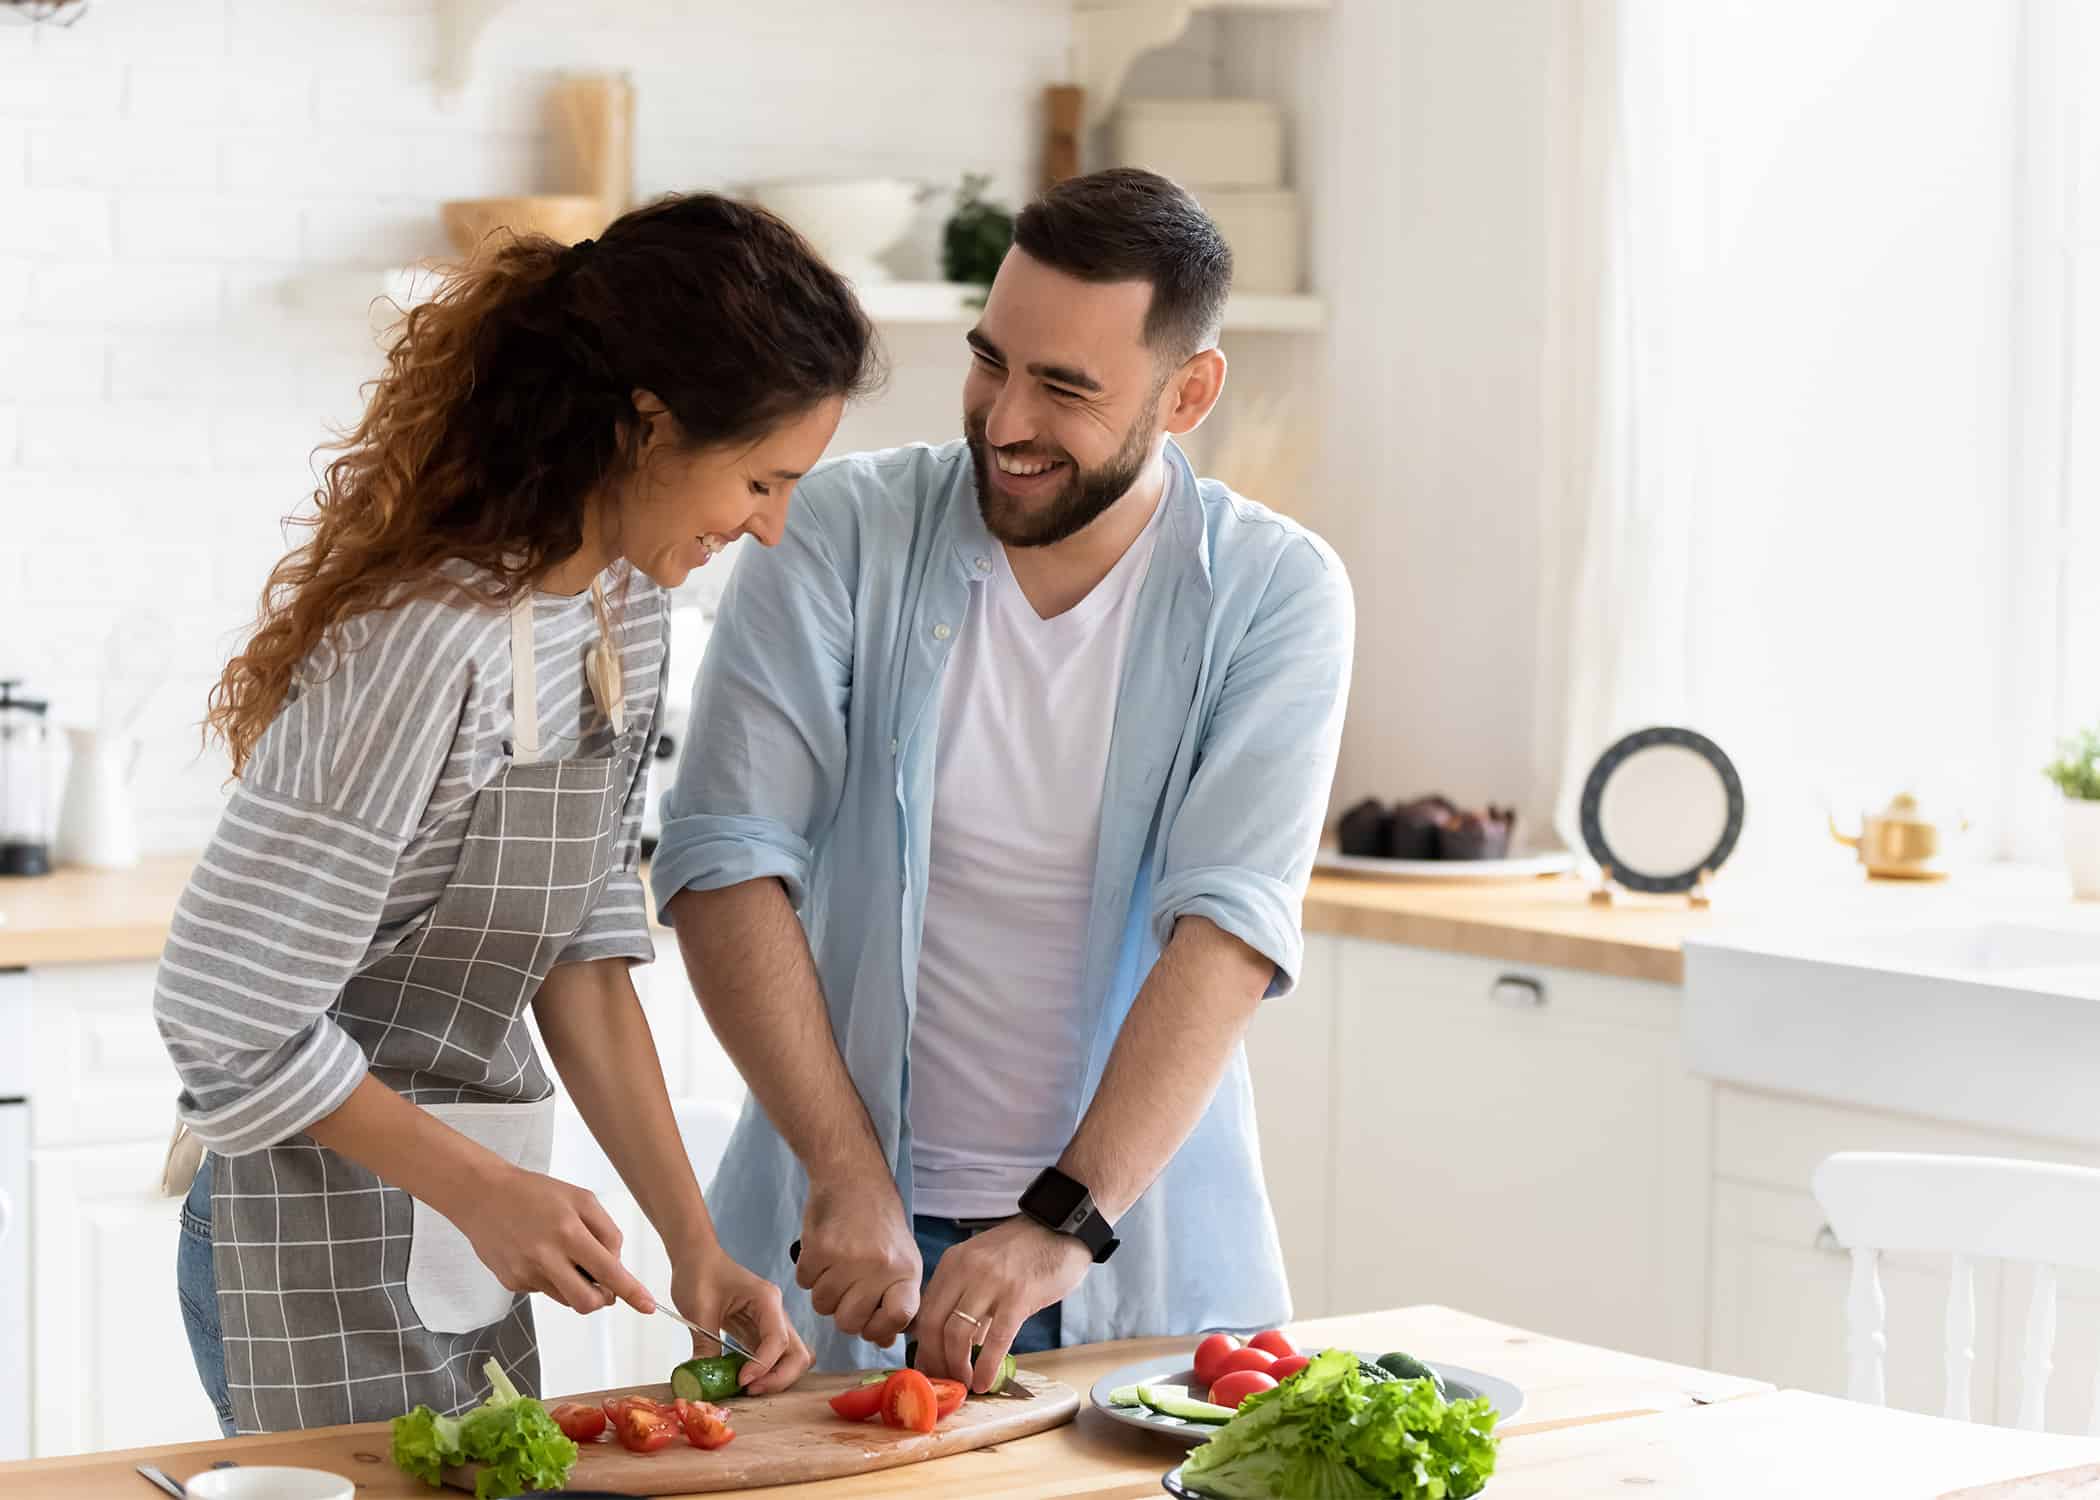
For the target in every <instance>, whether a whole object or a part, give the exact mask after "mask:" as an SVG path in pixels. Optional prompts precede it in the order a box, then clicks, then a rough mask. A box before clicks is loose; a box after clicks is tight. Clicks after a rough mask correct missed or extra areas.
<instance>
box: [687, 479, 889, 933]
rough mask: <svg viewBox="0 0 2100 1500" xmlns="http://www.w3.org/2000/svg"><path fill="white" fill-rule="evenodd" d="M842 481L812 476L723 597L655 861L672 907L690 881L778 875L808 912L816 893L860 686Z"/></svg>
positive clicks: (705, 885) (710, 886) (715, 886)
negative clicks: (845, 569) (819, 844)
mask: <svg viewBox="0 0 2100 1500" xmlns="http://www.w3.org/2000/svg"><path fill="white" fill-rule="evenodd" d="M831 480H832V476H830V475H826V474H824V473H822V472H819V473H816V474H812V475H811V476H810V477H809V479H808V480H806V481H805V482H804V483H805V492H806V493H805V495H804V496H803V497H802V498H803V505H802V507H801V513H800V514H798V515H797V516H796V517H795V518H794V520H793V521H791V522H790V524H789V526H788V528H787V534H786V536H785V537H783V539H782V540H781V542H780V545H779V546H777V547H775V548H773V549H771V550H769V551H754V554H753V555H751V556H748V557H745V558H743V559H741V560H740V561H739V563H738V566H737V570H736V576H735V577H734V578H733V579H732V580H731V581H730V584H729V589H728V591H727V593H725V594H724V596H723V599H722V608H721V611H720V613H719V614H718V615H717V617H716V620H715V628H714V632H713V635H712V636H711V637H710V639H709V641H708V648H707V656H706V659H705V660H704V661H703V662H702V663H701V665H700V675H699V680H698V683H697V685H696V687H695V689H694V693H693V720H692V723H693V729H692V733H691V734H690V735H688V736H687V738H686V743H685V749H684V751H683V753H682V754H681V756H680V758H679V763H678V776H677V779H676V781H675V782H674V783H673V784H672V787H671V790H670V792H669V794H668V795H667V796H666V797H665V799H664V805H663V811H664V818H663V834H662V836H661V838H660V839H659V841H658V844H657V849H656V856H655V858H654V860H653V861H652V862H651V865H650V871H649V880H650V885H651V888H652V892H651V893H652V895H653V896H654V898H655V901H656V906H657V910H658V911H659V913H661V912H663V911H664V910H665V909H666V908H667V907H668V905H669V903H670V901H671V899H672V898H673V897H674V896H676V895H677V894H678V893H679V892H680V891H683V890H687V889H694V890H721V889H723V888H725V887H727V886H732V885H741V884H743V883H744V882H746V881H751V880H761V879H767V878H771V879H776V880H778V881H780V882H781V883H782V884H783V885H784V886H786V888H787V891H788V895H789V898H790V899H791V900H792V901H793V902H794V903H795V906H796V908H797V909H798V910H799V909H800V908H801V906H802V902H803V899H804V896H805V894H806V892H807V891H808V888H809V873H810V859H811V855H812V851H813V849H814V846H815V843H816V841H817V838H818V836H819V834H820V833H821V832H822V830H823V829H824V828H825V827H826V826H827V825H828V824H829V823H830V820H831V819H832V818H833V817H834V816H835V815H836V813H837V810H838V802H839V795H840V789H841V788H842V787H843V785H844V778H845V770H846V714H847V704H848V699H849V696H850V694H851V692H852V687H853V602H852V596H851V594H850V593H849V591H848V589H847V587H846V584H845V581H844V579H843V578H842V576H841V573H840V569H839V568H838V566H837V564H836V562H835V559H834V553H833V550H832V548H831V547H830V546H829V544H828V539H827V537H826V535H825V532H824V527H823V522H824V517H823V515H822V514H821V513H818V508H819V506H821V505H822V504H823V503H824V502H825V501H826V500H827V499H829V500H836V499H837V497H836V496H833V495H829V494H827V493H826V491H827V489H828V487H829V486H828V483H827V482H828V481H831ZM836 482H839V483H843V482H844V481H843V479H842V478H841V479H839V480H838V481H836ZM811 492H813V493H811Z"/></svg>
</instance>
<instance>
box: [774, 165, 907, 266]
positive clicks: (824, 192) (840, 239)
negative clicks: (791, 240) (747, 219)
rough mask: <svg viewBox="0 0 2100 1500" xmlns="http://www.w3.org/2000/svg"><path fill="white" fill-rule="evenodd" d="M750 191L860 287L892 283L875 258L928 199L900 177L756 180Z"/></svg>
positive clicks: (897, 238)
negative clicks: (925, 199)
mask: <svg viewBox="0 0 2100 1500" xmlns="http://www.w3.org/2000/svg"><path fill="white" fill-rule="evenodd" d="M744 191H745V193H746V195H747V196H748V197H750V199H751V200H752V201H753V202H754V203H756V204H758V205H759V206H760V207H761V208H765V209H770V210H771V211H772V212H773V213H776V214H778V215H779V216H780V217H781V218H783V219H785V220H787V222H788V223H790V224H792V225H793V226H794V227H795V228H796V229H798V230H800V231H801V232H802V235H803V237H804V238H805V239H807V240H808V241H809V242H810V244H811V245H813V246H814V247H815V248H816V252H817V254H819V255H821V256H823V257H824V259H825V260H827V261H829V262H830V263H831V266H832V269H833V270H835V271H837V272H838V273H839V274H840V275H841V276H844V277H845V278H846V279H847V280H849V281H852V282H854V283H856V284H858V285H861V286H867V285H871V284H873V283H875V282H881V281H888V280H890V279H891V277H890V273H889V271H888V269H887V268H886V267H884V266H883V265H882V263H881V262H880V261H878V260H877V259H876V258H875V257H876V256H878V255H880V254H882V252H883V251H885V250H887V249H889V248H890V246H892V245H894V244H896V243H897V241H898V240H899V239H901V238H903V235H904V231H905V230H907V229H909V228H910V227H911V221H912V215H913V213H914V212H915V210H916V209H917V208H918V205H919V199H920V197H921V196H922V195H923V194H922V190H921V188H920V187H919V185H918V184H917V183H916V182H907V181H905V180H904V179H903V178H900V177H857V178H844V179H835V180H831V181H796V180H782V181H775V182H754V183H751V184H750V185H749V186H747V187H746V188H745V190H744Z"/></svg>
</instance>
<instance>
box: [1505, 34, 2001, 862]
mask: <svg viewBox="0 0 2100 1500" xmlns="http://www.w3.org/2000/svg"><path fill="white" fill-rule="evenodd" d="M1567 25H1568V31H1569V35H1568V37H1567V39H1566V45H1565V47H1564V48H1563V49H1562V61H1561V63H1560V77H1561V78H1562V80H1563V82H1564V94H1565V97H1564V99H1563V101H1562V107H1561V109H1560V112H1559V114H1560V118H1561V119H1562V121H1563V122H1564V125H1565V129H1564V135H1565V137H1566V141H1565V144H1564V145H1563V147H1562V149H1561V151H1560V154H1559V159H1558V161H1557V162H1556V164H1555V171H1554V174H1553V175H1554V180H1555V183H1556V184H1557V192H1558V194H1559V197H1560V201H1559V203H1558V204H1557V205H1556V211H1555V213H1554V215H1553V218H1552V224H1553V234H1554V245H1553V254H1552V265H1553V268H1554V270H1553V282H1554V291H1555V295H1554V299H1553V309H1554V310H1553V318H1552V325H1551V330H1550V333H1549V341H1548V360H1549V369H1548V379H1547V392H1548V396H1547V408H1548V409H1547V413H1546V424H1545V430H1546V432H1547V444H1546V458H1547V462H1546V465H1545V484H1544V495H1543V504H1542V510H1541V517H1540V529H1541V536H1542V539H1543V545H1542V548H1541V568H1540V580H1539V583H1540V591H1541V604H1542V609H1541V620H1542V624H1541V637H1542V638H1541V640H1540V642H1539V654H1538V659H1539V662H1540V670H1539V678H1538V693H1537V702H1536V705H1535V711H1536V721H1537V723H1538V724H1539V725H1540V726H1541V734H1540V738H1539V754H1538V756H1537V759H1536V763H1535V767H1534V777H1535V786H1534V798H1533V800H1534V804H1535V805H1541V806H1552V807H1554V808H1555V809H1556V819H1555V821H1556V826H1557V828H1558V830H1559V832H1560V833H1561V836H1562V837H1563V838H1564V839H1566V840H1567V841H1568V842H1569V843H1570V844H1571V845H1575V846H1578V847H1579V842H1580V840H1579V833H1578V831H1577V828H1576V826H1575V818H1574V808H1575V805H1576V802H1577V799H1578V797H1579V794H1580V790H1581V785H1582V781H1583V778H1584V776H1585V775H1586V773H1587V771H1588V768H1589V766H1590V765H1591V764H1592V763H1593V761H1594V760H1595V758H1596V756H1597V755H1598V753H1599V752H1601V751H1602V750H1603V749H1604V748H1605V747H1606V746H1607V745H1608V744H1609V743H1610V742H1611V741H1612V740H1614V739H1616V738H1617V737H1618V736H1619V735H1621V734H1623V733H1626V732H1628V731H1630V730H1633V729H1637V728H1640V727H1643V726H1645V725H1648V724H1655V723H1680V724H1687V725H1689V726H1691V727H1693V728H1696V729H1700V730H1702V731H1703V732H1705V733H1707V734H1709V735H1711V736H1712V737H1713V738H1714V739H1715V740H1716V741H1718V742H1719V743H1720V744H1721V745H1722V747H1723V748H1724V749H1725V750H1726V751H1727V752H1728V753H1729V754H1730V756H1731V758H1733V759H1734V760H1735V762H1736V764H1737V766H1738V768H1739V770H1740V771H1741V772H1742V775H1743V778H1744V782H1745V786H1746V792H1747V801H1748V805H1749V821H1748V826H1747V828H1746V832H1745V840H1744V844H1743V846H1742V855H1741V856H1740V857H1742V858H1744V860H1745V861H1746V862H1747V863H1752V864H1755V863H1758V862H1761V861H1774V860H1781V859H1783V860H1785V861H1786V862H1787V863H1788V864H1789V865H1790V866H1792V867H1796V868H1798V867H1799V862H1800V860H1801V858H1802V856H1803V855H1804V854H1805V853H1806V852H1807V851H1809V850H1811V849H1822V850H1828V849H1831V848H1832V847H1833V846H1831V845H1830V844H1829V842H1828V840H1827V836H1826V835H1825V834H1824V833H1823V832H1822V819H1823V810H1824V807H1825V805H1826V803H1830V804H1834V805H1835V806H1836V807H1837V808H1838V809H1839V810H1840V813H1841V816H1842V815H1843V813H1844V811H1845V810H1855V811H1856V809H1857V806H1858V804H1859V803H1861V802H1863V801H1865V802H1872V803H1875V804H1877V805H1878V803H1879V802H1880V801H1881V800H1883V799H1885V798H1886V797H1887V796H1888V795H1889V794H1890V793H1892V792H1894V791H1896V790H1897V789H1899V787H1905V786H1908V787H1912V788H1914V789H1917V790H1919V791H1921V792H1922V793H1923V794H1925V795H1926V796H1927V797H1928V798H1933V799H1936V800H1940V801H1942V802H1944V803H1947V804H1950V805H1959V806H1960V807H1961V808H1962V809H1963V810H1965V811H1967V812H1968V813H1969V815H1970V816H1971V817H1972V818H1974V819H1976V820H1977V821H1978V822H1979V823H1980V824H1983V825H1985V832H1984V835H1983V837H1984V838H1985V839H1986V840H1988V839H1990V838H1991V837H1992V834H1991V831H1990V825H1992V824H1993V823H1994V822H1995V821H1996V819H1997V818H1998V813H1999V807H1998V802H1999V799H2000V798H2001V796H2002V793H2003V782H2002V779H2001V776H2000V772H2001V767H2002V763H2003V760H2004V757H2005V755H2006V751H2007V747H2006V745H2005V743H2004V735H2003V734H2002V732H2001V727H2002V719H2003V715H2002V713H2000V712H1999V711H1998V708H1999V699H1998V697H1997V686H1996V682H1997V677H1998V668H1999V666H2000V664H2001V660H2002V658H2001V653H2002V652H2003V650H2004V649H2005V646H2006V641H2007V620H2008V618H2009V608H2008V598H2007V592H2008V584H2007V579H2008V578H2009V576H2010V571H2011V570H2010V564H2009V558H2008V547H2009V545H2010V539H2009V538H2010V522H2009V517H2010V514H2011V510H2010V506H2009V503H2008V498H2009V497H2008V494H2007V486H2008V484H2009V483H2010V461H2009V448H2008V437H2007V419H2008V412H2009V410H2010V401H2011V388H2010V374H2009V357H2010V356H2009V351H2010V340H2011V327H2012V325H2011V317H2012V306H2013V303H2012V256H2011V248H2010V247H2011V244H2012V235H2013V210H2012V205H2013V201H2014V198H2013V191H2012V189H2013V182H2014V172H2015V142H2016V138H2017V131H2016V127H2015V121H2016V116H2015V102H2016V101H2015V99H2014V97H2013V96H2014V79H2015V76H2016V69H2015V59H2016V53H2017V46H2018V41H2019V37H2018V24H2017V11H2016V9H2015V8H2014V7H2010V6H2008V7H1996V6H1977V5H1971V4H1964V3H1958V0H1938V3H1931V0H1926V3H1920V0H1814V3H1810V0H1783V3H1760V4H1750V3H1744V0H1695V3H1687V0H1616V3H1611V0H1593V3H1585V4H1583V5H1579V6H1571V7H1570V8H1569V11H1568V21H1567ZM1833 857H1836V856H1833Z"/></svg>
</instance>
